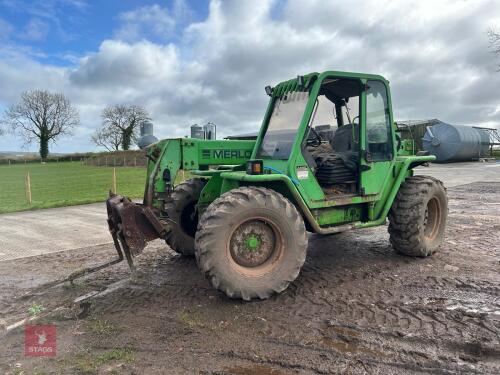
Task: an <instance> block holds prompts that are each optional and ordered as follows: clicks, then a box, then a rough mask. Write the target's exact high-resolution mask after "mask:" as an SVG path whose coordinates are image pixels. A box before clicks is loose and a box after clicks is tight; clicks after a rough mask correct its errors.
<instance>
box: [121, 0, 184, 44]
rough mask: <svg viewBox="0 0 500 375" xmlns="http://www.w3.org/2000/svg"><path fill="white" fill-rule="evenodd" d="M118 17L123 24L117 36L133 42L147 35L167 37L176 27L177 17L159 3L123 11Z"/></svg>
mask: <svg viewBox="0 0 500 375" xmlns="http://www.w3.org/2000/svg"><path fill="white" fill-rule="evenodd" d="M118 19H119V20H120V22H121V23H122V25H121V26H120V28H119V29H118V30H117V31H116V33H115V37H116V38H118V39H120V40H124V41H132V42H133V41H137V40H141V39H143V38H145V37H159V38H161V39H166V38H167V37H169V36H170V35H171V33H172V32H173V31H174V27H175V19H174V17H173V16H172V15H171V14H170V11H169V10H168V9H167V8H162V7H161V6H159V5H158V4H154V5H146V6H143V7H140V8H138V9H136V10H133V11H129V12H124V13H121V14H120V15H119V16H118Z"/></svg>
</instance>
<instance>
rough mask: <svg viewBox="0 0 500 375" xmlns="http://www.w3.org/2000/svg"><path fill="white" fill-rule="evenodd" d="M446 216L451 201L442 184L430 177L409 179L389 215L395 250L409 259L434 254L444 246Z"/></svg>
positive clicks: (391, 237)
mask: <svg viewBox="0 0 500 375" xmlns="http://www.w3.org/2000/svg"><path fill="white" fill-rule="evenodd" d="M447 216H448V199H447V197H446V189H445V188H444V186H443V183H442V182H441V181H439V180H437V179H435V178H433V177H429V176H413V177H410V178H407V179H406V181H405V182H404V183H403V185H401V188H400V189H399V192H398V195H397V196H396V199H395V201H394V203H393V205H392V208H391V211H390V212H389V234H390V241H391V243H392V246H393V247H394V249H395V250H396V251H397V252H399V253H401V254H404V255H409V256H418V257H426V256H429V255H431V254H433V253H434V252H435V251H436V250H437V248H438V247H439V246H440V245H441V244H442V242H443V239H444V230H445V226H446V218H447Z"/></svg>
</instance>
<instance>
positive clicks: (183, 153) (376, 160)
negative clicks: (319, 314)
mask: <svg viewBox="0 0 500 375" xmlns="http://www.w3.org/2000/svg"><path fill="white" fill-rule="evenodd" d="M265 91H266V93H267V95H269V96H270V100H269V104H268V106H267V111H266V113H265V116H264V120H263V122H262V126H261V129H260V132H259V133H258V135H257V136H256V138H255V139H250V140H249V139H245V140H242V139H231V140H201V139H191V138H176V139H165V140H161V141H159V142H157V143H155V144H152V145H150V146H149V147H148V149H147V151H146V152H147V157H148V159H149V162H148V167H147V179H146V186H145V192H144V200H143V203H142V204H137V203H134V202H132V201H131V200H130V199H128V198H126V197H123V196H120V195H115V194H111V193H110V197H109V199H108V201H107V210H108V225H109V230H110V232H111V235H112V236H113V240H114V243H115V247H116V250H117V252H118V255H119V258H118V259H117V260H116V261H115V262H117V261H120V260H122V259H124V256H123V254H125V258H126V259H127V261H128V263H129V265H130V267H131V268H132V269H133V267H134V266H133V257H134V256H136V255H138V254H139V253H141V252H142V250H143V249H144V247H145V246H146V244H147V242H148V241H151V240H153V239H156V238H160V239H164V240H165V241H166V243H167V244H168V245H169V246H170V247H171V248H172V249H173V250H175V251H176V252H178V253H180V254H183V255H187V256H191V255H194V256H195V257H196V261H197V264H198V266H199V268H200V269H201V271H202V272H204V273H205V274H206V276H207V277H208V278H209V279H210V281H211V283H212V285H213V286H214V287H215V288H217V289H219V290H221V291H222V292H224V293H225V294H226V295H227V296H229V297H232V298H241V299H244V300H251V299H253V298H260V299H265V298H268V297H269V296H271V295H272V294H274V293H279V292H282V291H283V290H285V289H286V288H287V287H288V285H289V284H290V283H291V282H292V281H293V280H295V278H296V277H297V276H298V274H299V272H300V269H301V267H302V265H303V264H304V261H305V258H306V250H307V240H308V237H307V232H312V233H318V234H323V235H330V234H333V233H339V232H343V231H346V230H349V229H361V228H368V227H373V226H377V225H383V224H385V223H386V219H387V218H388V219H389V227H388V230H389V233H390V242H391V244H392V246H393V247H394V249H395V250H396V251H397V252H399V253H401V254H404V255H409V256H415V257H425V256H428V255H431V254H432V253H434V252H435V251H436V249H437V248H438V246H439V245H440V244H441V243H442V241H443V236H444V230H445V224H446V218H447V213H448V207H447V196H446V191H445V188H444V187H443V184H442V183H441V182H440V181H439V180H437V179H435V178H433V177H428V176H414V174H413V168H415V167H417V166H419V165H422V164H426V163H428V162H430V161H433V160H434V159H435V157H434V156H432V155H426V154H425V153H417V155H414V153H413V151H412V150H411V147H410V146H411V145H408V142H407V141H404V140H401V139H400V137H399V135H398V133H397V128H396V126H395V123H394V118H393V114H392V105H391V95H390V90H389V82H388V81H387V80H386V79H384V78H383V77H381V76H379V75H372V74H362V73H348V72H338V71H326V72H323V73H311V74H307V75H304V76H298V77H297V78H294V79H290V80H288V81H285V82H281V83H279V84H278V85H276V86H275V87H269V86H268V87H266V90H265ZM186 171H188V173H189V174H191V175H192V176H193V178H191V179H188V180H187V181H184V182H181V183H179V184H175V181H178V179H179V176H180V174H184V173H185V172H186Z"/></svg>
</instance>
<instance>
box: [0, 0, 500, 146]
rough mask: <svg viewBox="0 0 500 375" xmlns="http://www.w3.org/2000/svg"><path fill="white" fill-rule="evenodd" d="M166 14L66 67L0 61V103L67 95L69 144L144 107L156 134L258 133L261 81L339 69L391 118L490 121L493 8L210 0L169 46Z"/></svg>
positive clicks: (499, 20) (135, 20) (481, 4)
mask: <svg viewBox="0 0 500 375" xmlns="http://www.w3.org/2000/svg"><path fill="white" fill-rule="evenodd" d="M178 4H181V5H182V4H184V3H183V2H178ZM154 7H157V8H154ZM175 9H181V8H180V5H177V8H176V7H175V6H174V7H173V10H172V11H168V10H167V9H165V8H161V7H159V6H154V5H153V6H149V7H142V8H139V9H137V10H136V11H133V12H129V14H128V15H127V16H123V15H122V18H120V19H121V20H122V21H123V22H124V23H123V26H122V28H120V29H119V30H118V31H117V34H116V37H115V38H114V39H110V40H105V41H103V42H102V43H101V45H100V47H99V49H98V50H97V51H95V52H93V53H89V54H87V55H86V56H84V57H83V58H81V59H80V60H78V61H77V63H76V64H74V65H73V66H70V67H66V68H61V67H51V66H49V65H46V64H41V63H37V62H34V61H33V60H31V59H30V58H29V57H24V58H20V57H17V60H16V59H14V58H12V57H11V58H10V60H9V59H7V58H6V57H5V56H3V57H2V55H1V54H0V81H1V82H2V83H3V87H6V88H7V90H5V89H4V90H2V92H0V102H3V103H9V102H11V101H12V100H14V99H15V98H16V97H17V96H18V95H19V93H20V91H22V89H26V88H33V87H37V88H49V89H57V91H63V92H65V93H67V94H68V96H69V97H70V98H71V99H72V100H73V101H74V103H75V104H76V105H77V106H78V107H79V109H80V113H81V114H82V124H83V126H82V128H81V129H80V130H79V133H78V134H77V136H76V137H75V138H74V140H73V142H72V144H73V145H74V147H77V146H78V147H79V148H78V147H77V148H78V149H82V148H87V149H88V148H91V147H92V146H90V143H89V141H88V135H89V134H90V133H91V132H92V131H93V129H94V128H95V127H96V126H97V124H98V122H99V113H100V110H101V109H102V108H103V107H105V106H106V105H108V104H116V103H130V104H132V103H134V104H140V105H144V106H145V107H146V108H148V109H149V110H150V111H151V113H152V116H153V119H154V123H155V132H156V133H157V134H158V135H159V136H160V137H168V136H182V135H185V134H187V133H188V127H189V125H190V124H192V123H194V122H199V123H203V122H206V121H213V122H215V123H216V124H217V125H218V126H219V129H218V133H219V134H222V135H228V134H234V133H236V132H246V131H251V130H255V129H257V128H258V126H259V125H260V122H261V119H262V116H263V113H264V110H265V106H266V102H267V99H268V98H267V96H266V95H265V94H264V90H263V87H264V86H265V85H267V84H271V85H273V84H276V83H278V82H279V81H281V80H285V79H289V78H291V77H295V76H296V75H297V74H305V73H308V72H311V71H321V70H347V71H363V72H370V73H378V74H382V75H384V76H386V78H388V79H389V80H390V81H391V88H392V94H393V99H394V100H393V106H394V112H395V116H396V118H397V119H422V118H434V117H437V118H440V119H442V120H443V121H447V122H450V123H457V124H471V125H472V124H477V125H484V126H496V125H497V124H499V123H500V103H499V95H498V87H500V73H498V72H497V64H498V61H497V57H496V56H495V55H494V54H492V53H491V51H490V50H489V47H488V37H487V34H486V31H487V29H488V26H490V25H495V24H497V25H498V24H500V16H499V14H500V4H499V3H498V1H495V0H484V1H477V2H472V1H462V2H457V1H452V0H443V1H440V2H436V1H419V2H417V3H413V4H408V3H407V2H404V1H397V2H390V3H389V4H384V5H383V6H382V5H381V3H380V2H379V1H375V0H373V1H371V0H370V1H367V0H364V1H361V0H353V1H350V2H325V1H321V0H309V1H308V2H307V4H305V1H303V0H287V1H272V0H261V1H251V0H248V1H243V0H238V1H223V2H222V1H219V0H212V1H211V2H210V6H209V13H208V16H207V18H206V19H205V20H203V21H201V22H198V23H191V24H188V25H187V26H185V27H183V29H182V30H178V31H176V33H177V34H179V35H181V36H180V37H179V38H178V40H177V41H175V42H172V41H170V42H167V41H166V40H167V38H165V39H163V41H159V40H158V39H155V38H152V37H151V36H158V35H157V34H161V35H170V34H169V33H173V32H174V30H175V28H176V27H178V25H177V26H176V24H175V19H176V16H175V14H176V13H175V12H179V10H177V11H176V10H175ZM152 10H154V11H152ZM184 11H186V10H184ZM134 12H135V13H134ZM132 13H133V14H134V15H135V16H137V17H135V16H134V17H133V16H132ZM153 13H154V15H153ZM156 16H158V17H156ZM155 17H156V18H155ZM125 26H127V27H128V29H127V28H126V27H125ZM126 30H129V31H130V33H129V34H127V33H128V32H127V31H126ZM151 33H153V34H154V35H152V34H151ZM120 35H121V36H120ZM15 60H16V61H15ZM0 147H1V144H0ZM65 150H69V147H68V146H66V147H65Z"/></svg>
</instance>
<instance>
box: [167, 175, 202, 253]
mask: <svg viewBox="0 0 500 375" xmlns="http://www.w3.org/2000/svg"><path fill="white" fill-rule="evenodd" d="M205 183H206V181H205V180H202V179H199V178H194V179H191V180H186V181H185V182H183V183H180V184H179V185H177V186H176V187H175V188H174V191H173V192H172V195H171V198H172V200H171V201H170V202H168V203H166V204H165V212H166V213H167V215H168V217H169V218H170V219H172V221H173V222H174V224H173V227H172V230H171V231H170V233H169V234H168V235H167V238H166V241H167V244H168V245H169V246H170V247H171V248H172V249H173V250H175V251H176V252H178V253H180V254H183V255H194V235H195V233H196V228H197V227H198V210H197V209H196V204H197V203H198V199H199V198H200V194H201V191H202V190H203V187H204V186H205Z"/></svg>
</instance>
